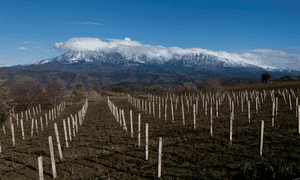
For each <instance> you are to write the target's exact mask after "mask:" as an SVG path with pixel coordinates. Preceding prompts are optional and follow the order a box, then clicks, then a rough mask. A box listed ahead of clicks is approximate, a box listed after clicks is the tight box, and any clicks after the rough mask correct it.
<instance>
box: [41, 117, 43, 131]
mask: <svg viewBox="0 0 300 180" xmlns="http://www.w3.org/2000/svg"><path fill="white" fill-rule="evenodd" d="M40 121H41V129H42V131H43V118H42V116H41V117H40Z"/></svg>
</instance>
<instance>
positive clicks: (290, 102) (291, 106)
mask: <svg viewBox="0 0 300 180" xmlns="http://www.w3.org/2000/svg"><path fill="white" fill-rule="evenodd" d="M289 100H290V110H292V101H291V95H290V94H289Z"/></svg>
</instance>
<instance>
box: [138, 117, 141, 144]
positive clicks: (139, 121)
mask: <svg viewBox="0 0 300 180" xmlns="http://www.w3.org/2000/svg"><path fill="white" fill-rule="evenodd" d="M140 146H141V113H139V119H138V147H140Z"/></svg>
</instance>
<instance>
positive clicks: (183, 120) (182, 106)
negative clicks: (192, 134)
mask: <svg viewBox="0 0 300 180" xmlns="http://www.w3.org/2000/svg"><path fill="white" fill-rule="evenodd" d="M181 109H182V124H183V125H185V119H184V105H183V103H181Z"/></svg>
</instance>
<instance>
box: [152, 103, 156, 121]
mask: <svg viewBox="0 0 300 180" xmlns="http://www.w3.org/2000/svg"><path fill="white" fill-rule="evenodd" d="M152 105H153V106H152V107H153V116H154V117H155V106H154V105H155V102H154V101H153V102H152Z"/></svg>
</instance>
